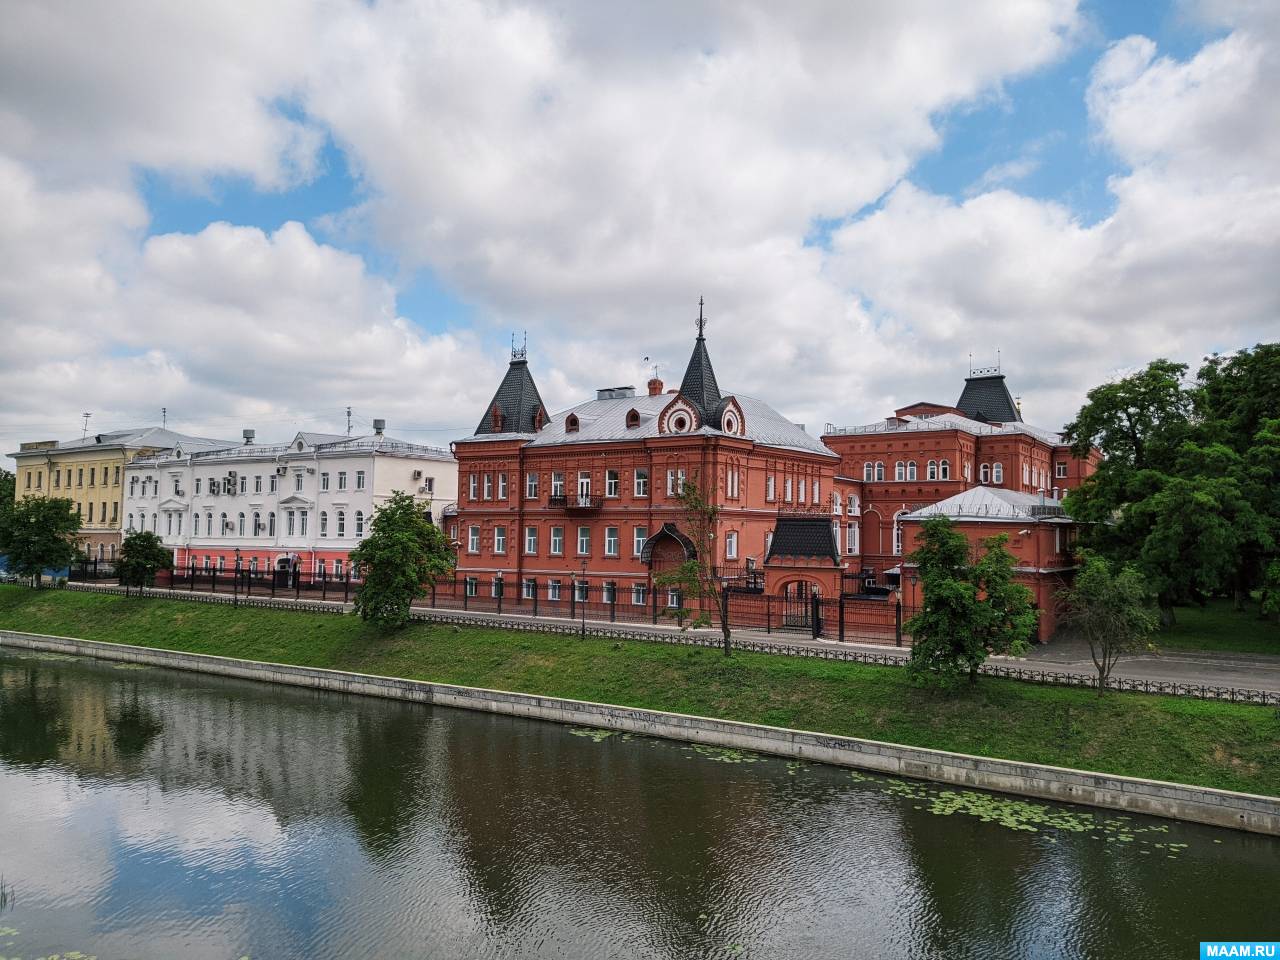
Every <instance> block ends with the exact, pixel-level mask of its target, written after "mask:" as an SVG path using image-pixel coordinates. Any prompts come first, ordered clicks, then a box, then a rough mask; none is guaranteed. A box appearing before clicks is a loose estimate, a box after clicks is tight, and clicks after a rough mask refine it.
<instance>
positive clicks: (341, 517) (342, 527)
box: [338, 510, 347, 537]
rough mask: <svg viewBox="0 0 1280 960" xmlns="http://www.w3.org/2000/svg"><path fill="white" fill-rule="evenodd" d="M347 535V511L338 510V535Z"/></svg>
mask: <svg viewBox="0 0 1280 960" xmlns="http://www.w3.org/2000/svg"><path fill="white" fill-rule="evenodd" d="M346 535H347V511H345V510H339V511H338V536H339V537H345V536H346Z"/></svg>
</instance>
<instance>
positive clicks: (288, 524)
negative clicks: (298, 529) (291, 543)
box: [284, 510, 294, 537]
mask: <svg viewBox="0 0 1280 960" xmlns="http://www.w3.org/2000/svg"><path fill="white" fill-rule="evenodd" d="M293 518H294V512H293V511H292V510H290V511H289V512H288V513H286V514H285V515H284V528H285V532H286V534H287V535H288V536H290V537H292V536H293Z"/></svg>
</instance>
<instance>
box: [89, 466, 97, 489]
mask: <svg viewBox="0 0 1280 960" xmlns="http://www.w3.org/2000/svg"><path fill="white" fill-rule="evenodd" d="M97 472H98V468H97V467H90V468H89V486H91V487H92V486H93V485H94V483H93V478H94V476H96V475H97Z"/></svg>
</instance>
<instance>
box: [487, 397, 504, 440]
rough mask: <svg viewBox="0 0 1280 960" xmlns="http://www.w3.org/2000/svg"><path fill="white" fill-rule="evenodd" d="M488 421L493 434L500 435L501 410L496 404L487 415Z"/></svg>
mask: <svg viewBox="0 0 1280 960" xmlns="http://www.w3.org/2000/svg"><path fill="white" fill-rule="evenodd" d="M489 419H490V423H491V424H492V425H493V432H494V433H501V432H502V410H501V408H499V406H498V405H497V404H496V403H495V404H494V405H493V410H491V411H490V413H489Z"/></svg>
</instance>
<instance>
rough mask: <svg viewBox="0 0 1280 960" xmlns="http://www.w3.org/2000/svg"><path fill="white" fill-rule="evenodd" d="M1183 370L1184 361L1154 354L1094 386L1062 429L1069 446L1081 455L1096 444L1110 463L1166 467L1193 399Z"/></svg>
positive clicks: (1183, 431)
mask: <svg viewBox="0 0 1280 960" xmlns="http://www.w3.org/2000/svg"><path fill="white" fill-rule="evenodd" d="M1186 373H1187V365H1186V364H1185V363H1173V362H1172V361H1169V360H1153V361H1152V362H1151V363H1150V364H1148V365H1147V367H1146V369H1145V370H1141V371H1139V372H1138V373H1135V374H1133V375H1132V376H1128V377H1124V378H1122V379H1120V380H1116V381H1114V382H1112V383H1104V384H1102V385H1101V386H1098V387H1094V388H1093V389H1092V390H1090V391H1089V394H1088V398H1087V400H1086V402H1085V405H1084V406H1083V407H1081V408H1080V412H1079V413H1078V414H1077V415H1076V418H1075V419H1074V420H1072V421H1071V422H1070V423H1069V424H1067V426H1066V428H1065V429H1064V431H1063V435H1064V437H1065V438H1066V441H1067V442H1068V443H1069V444H1071V448H1072V452H1073V453H1074V454H1075V455H1076V456H1078V457H1083V456H1086V455H1088V453H1089V451H1090V449H1091V448H1093V447H1097V448H1098V449H1100V450H1102V451H1103V452H1104V453H1105V454H1106V458H1107V459H1106V462H1107V463H1110V464H1118V465H1123V466H1125V467H1128V468H1131V469H1133V470H1145V469H1163V468H1165V467H1167V466H1168V460H1169V459H1170V458H1171V457H1172V455H1173V452H1174V451H1176V450H1177V448H1178V446H1179V445H1180V444H1181V443H1182V441H1183V440H1184V439H1186V437H1187V434H1188V431H1189V427H1190V423H1189V418H1190V415H1191V411H1192V409H1193V405H1194V403H1193V398H1192V395H1191V393H1190V391H1189V390H1188V388H1187V387H1186V386H1185V385H1184V383H1183V380H1184V378H1185V376H1186Z"/></svg>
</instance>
